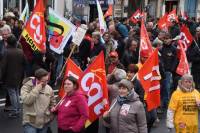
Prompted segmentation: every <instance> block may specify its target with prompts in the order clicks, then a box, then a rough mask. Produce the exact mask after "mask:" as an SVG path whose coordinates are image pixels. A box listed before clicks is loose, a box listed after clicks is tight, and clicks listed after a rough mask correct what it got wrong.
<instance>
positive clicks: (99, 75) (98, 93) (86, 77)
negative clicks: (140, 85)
mask: <svg viewBox="0 0 200 133" xmlns="http://www.w3.org/2000/svg"><path fill="white" fill-rule="evenodd" d="M104 63H105V62H104V54H103V52H101V53H100V54H99V55H98V56H97V57H96V58H95V60H94V61H93V63H92V64H90V66H89V67H88V68H87V69H86V70H85V71H84V73H83V74H82V76H81V77H80V80H79V81H80V88H81V89H82V91H83V92H84V93H85V94H86V95H87V96H88V107H89V120H87V122H86V125H85V126H86V127H88V126H89V125H90V124H91V123H92V122H93V121H95V120H96V119H97V118H98V117H99V116H101V115H102V114H103V113H104V112H105V111H106V110H108V109H109V105H108V89H107V81H106V72H105V64H104Z"/></svg>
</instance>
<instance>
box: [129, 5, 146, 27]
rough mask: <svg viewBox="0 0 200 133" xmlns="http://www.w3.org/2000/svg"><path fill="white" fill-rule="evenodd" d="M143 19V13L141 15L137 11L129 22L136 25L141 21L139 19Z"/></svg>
mask: <svg viewBox="0 0 200 133" xmlns="http://www.w3.org/2000/svg"><path fill="white" fill-rule="evenodd" d="M143 17H144V13H141V11H140V10H139V9H138V10H137V11H136V12H135V13H133V15H132V16H131V18H130V21H131V22H132V23H134V24H136V23H137V22H138V21H141V19H142V18H143Z"/></svg>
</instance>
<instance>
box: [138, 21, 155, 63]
mask: <svg viewBox="0 0 200 133" xmlns="http://www.w3.org/2000/svg"><path fill="white" fill-rule="evenodd" d="M142 52H145V53H148V55H151V54H152V53H153V47H152V45H151V41H150V40H149V36H148V33H147V30H146V27H145V25H144V20H143V19H142V22H141V29H140V52H139V61H140V57H141V53H142Z"/></svg>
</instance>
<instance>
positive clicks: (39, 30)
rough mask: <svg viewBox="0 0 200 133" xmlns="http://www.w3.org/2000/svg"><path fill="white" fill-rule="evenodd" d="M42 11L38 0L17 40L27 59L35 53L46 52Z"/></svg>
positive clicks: (40, 1) (42, 7)
mask: <svg viewBox="0 0 200 133" xmlns="http://www.w3.org/2000/svg"><path fill="white" fill-rule="evenodd" d="M44 10H45V7H44V4H43V0H38V2H37V4H36V6H35V8H34V10H33V13H32V15H31V16H30V18H29V20H28V21H27V23H26V26H25V28H24V29H23V31H22V34H21V37H20V40H19V41H20V42H21V45H22V48H23V51H24V53H25V56H26V57H27V58H28V59H32V54H33V52H35V51H39V52H42V53H45V52H46V45H45V43H46V32H45V31H46V30H45V20H44Z"/></svg>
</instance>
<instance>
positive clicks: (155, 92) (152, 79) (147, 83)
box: [138, 49, 161, 111]
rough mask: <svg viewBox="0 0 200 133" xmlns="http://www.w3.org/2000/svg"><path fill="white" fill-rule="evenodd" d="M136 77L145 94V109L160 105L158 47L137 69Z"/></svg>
mask: <svg viewBox="0 0 200 133" xmlns="http://www.w3.org/2000/svg"><path fill="white" fill-rule="evenodd" d="M138 79H139V80H140V83H141V85H142V87H143V88H144V90H145V93H146V94H147V98H146V102H147V110H148V111H150V110H152V109H155V108H157V107H158V106H160V79H161V77H160V71H159V61H158V49H156V50H155V51H154V52H153V54H152V55H151V56H150V57H149V58H148V59H147V61H146V62H145V63H144V65H143V66H142V68H141V69H140V70H139V71H138Z"/></svg>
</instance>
